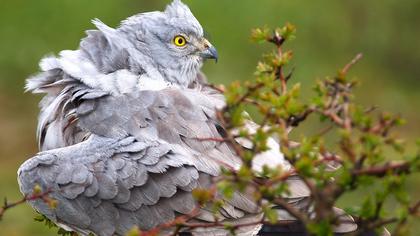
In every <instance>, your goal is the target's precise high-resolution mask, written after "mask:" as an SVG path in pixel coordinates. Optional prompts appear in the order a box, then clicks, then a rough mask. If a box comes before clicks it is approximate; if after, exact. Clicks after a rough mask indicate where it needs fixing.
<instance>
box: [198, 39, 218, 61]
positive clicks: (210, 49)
mask: <svg viewBox="0 0 420 236" xmlns="http://www.w3.org/2000/svg"><path fill="white" fill-rule="evenodd" d="M200 56H201V57H202V58H204V59H214V60H215V61H216V63H217V61H218V60H219V54H218V53H217V49H216V48H215V47H214V46H213V45H211V43H210V42H209V41H208V40H206V39H205V40H204V50H203V51H201V53H200Z"/></svg>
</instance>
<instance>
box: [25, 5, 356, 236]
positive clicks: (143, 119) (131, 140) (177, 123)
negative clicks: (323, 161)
mask: <svg viewBox="0 0 420 236" xmlns="http://www.w3.org/2000/svg"><path fill="white" fill-rule="evenodd" d="M93 23H94V24H95V25H96V27H97V29H96V30H90V31H87V37H86V38H84V39H83V40H82V41H81V43H80V47H79V49H78V50H75V51H62V52H61V53H60V54H59V56H58V57H47V58H44V59H43V60H42V61H41V62H40V67H41V69H42V72H41V73H39V74H38V75H35V76H33V77H31V78H29V79H28V80H27V84H26V89H27V90H28V91H31V92H34V93H45V94H46V95H45V97H44V98H43V99H42V101H41V103H40V107H41V112H40V116H39V125H38V131H37V137H38V142H39V148H40V151H41V152H40V153H38V154H37V155H36V156H35V157H32V158H31V159H29V160H27V161H26V162H25V163H24V164H22V166H21V167H20V169H19V170H18V181H19V185H20V189H21V192H22V193H23V194H30V193H31V192H32V191H33V188H34V186H36V185H40V186H41V187H42V188H43V189H44V190H51V191H52V193H51V197H52V198H54V199H56V200H57V201H58V205H57V207H56V208H54V209H52V208H50V207H49V206H48V204H47V203H45V202H43V201H42V200H36V201H30V202H29V204H31V205H32V207H33V208H34V209H36V210H37V211H38V212H40V213H41V214H43V215H45V216H47V217H48V218H49V219H51V220H52V221H54V222H55V223H57V224H58V225H59V226H61V227H63V228H65V229H67V230H69V231H75V232H78V233H79V234H81V235H88V234H89V233H93V234H95V235H99V236H111V235H125V233H126V232H127V231H129V230H130V229H132V228H133V227H134V226H138V227H139V228H140V229H142V230H150V229H152V228H154V227H156V226H158V225H160V224H163V223H166V222H169V221H171V220H173V219H174V218H175V217H177V216H180V215H186V214H190V213H191V212H193V211H194V209H198V212H197V214H195V215H194V217H193V218H192V219H191V222H199V223H203V222H215V221H216V220H218V221H221V222H230V223H233V224H244V223H250V222H255V221H258V220H259V219H261V217H262V214H261V210H260V209H259V207H258V206H257V204H256V203H255V202H254V201H253V199H252V197H250V196H248V195H247V194H246V193H239V192H236V193H234V195H233V198H231V199H223V197H222V196H221V195H220V194H218V193H216V197H218V198H220V199H223V201H224V203H225V204H224V205H223V207H222V208H221V209H220V210H219V211H218V212H213V211H212V209H209V208H206V207H200V206H199V205H197V203H196V202H195V201H194V199H193V197H192V190H193V189H195V188H204V189H207V188H211V187H212V186H213V177H215V176H219V175H220V169H221V167H227V168H234V169H237V168H239V167H240V165H241V160H240V159H239V158H238V157H237V156H236V155H235V152H234V151H233V149H232V147H230V146H229V145H227V144H226V143H219V142H214V141H205V142H203V141H200V140H198V139H197V138H208V137H214V138H220V137H222V136H223V127H221V126H220V124H219V122H218V120H217V118H216V114H215V112H216V109H219V108H221V107H223V106H224V98H223V96H222V95H221V94H220V93H218V92H217V91H214V90H212V89H210V88H208V87H206V86H203V84H202V77H203V76H202V75H201V73H200V68H201V66H202V64H203V61H204V60H206V59H217V57H218V55H217V51H216V49H215V48H214V47H213V46H212V45H211V44H210V42H209V41H208V40H206V39H205V38H204V36H203V28H202V27H201V25H200V23H199V22H198V21H197V19H196V18H195V17H194V16H193V14H192V13H191V11H190V10H189V8H188V7H187V6H186V5H184V4H183V3H182V2H181V1H179V0H174V1H173V3H171V4H170V5H169V6H168V7H167V8H166V10H165V11H164V12H149V13H142V14H138V15H135V16H132V17H130V18H128V19H126V20H124V21H123V22H122V23H121V25H120V26H119V27H118V28H116V29H114V28H111V27H108V26H107V25H105V24H104V23H102V22H101V21H99V20H94V21H93ZM249 128H250V130H253V129H255V124H252V123H251V122H250V125H249ZM238 142H240V143H241V144H243V145H244V146H246V145H249V144H247V143H246V142H244V141H243V140H238ZM269 145H270V147H271V149H270V150H269V151H267V152H265V153H263V154H261V155H259V156H257V157H256V158H255V160H254V162H253V167H254V169H255V170H261V167H262V166H263V165H265V164H266V165H270V166H272V167H276V166H280V167H282V168H283V169H288V168H291V167H290V165H289V164H288V163H287V162H286V161H285V160H284V158H283V155H282V154H281V153H280V152H279V145H278V143H277V142H276V141H274V139H270V140H269ZM287 181H288V183H289V185H290V190H291V191H290V192H291V193H290V194H289V195H287V196H285V198H287V199H290V203H291V204H294V205H295V206H297V207H299V206H303V205H305V204H304V203H305V202H306V200H307V197H308V196H309V194H310V193H309V191H308V189H307V188H306V187H305V185H304V184H303V183H302V182H301V181H300V180H299V178H297V177H291V178H290V179H289V180H287ZM215 216H217V219H216V218H215ZM279 216H280V219H281V220H292V221H293V220H294V218H292V217H291V216H290V215H288V214H285V212H284V211H281V210H280V209H279ZM260 228H261V225H250V226H247V227H242V228H240V230H239V231H238V233H239V235H244V236H245V235H256V234H257V233H258V231H259V229H260ZM169 230H170V229H167V231H166V232H169ZM336 230H337V231H338V232H348V231H352V230H355V225H354V224H351V223H347V224H343V225H341V226H337V228H336ZM164 232H165V231H164ZM192 233H193V234H194V235H204V234H206V235H221V236H222V235H228V232H227V231H225V230H224V229H223V227H221V228H220V227H219V228H217V227H215V228H197V229H195V230H194V231H193V232H192Z"/></svg>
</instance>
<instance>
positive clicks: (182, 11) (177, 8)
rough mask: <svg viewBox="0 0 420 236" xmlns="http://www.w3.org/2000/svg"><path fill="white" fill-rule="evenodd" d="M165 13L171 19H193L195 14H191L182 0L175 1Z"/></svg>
mask: <svg viewBox="0 0 420 236" xmlns="http://www.w3.org/2000/svg"><path fill="white" fill-rule="evenodd" d="M165 13H166V14H168V15H169V16H170V17H176V18H181V17H191V16H193V14H192V13H191V10H190V8H189V7H188V6H187V5H185V4H184V3H183V2H182V1H181V0H174V1H173V2H172V3H171V4H169V5H168V6H167V7H166V10H165Z"/></svg>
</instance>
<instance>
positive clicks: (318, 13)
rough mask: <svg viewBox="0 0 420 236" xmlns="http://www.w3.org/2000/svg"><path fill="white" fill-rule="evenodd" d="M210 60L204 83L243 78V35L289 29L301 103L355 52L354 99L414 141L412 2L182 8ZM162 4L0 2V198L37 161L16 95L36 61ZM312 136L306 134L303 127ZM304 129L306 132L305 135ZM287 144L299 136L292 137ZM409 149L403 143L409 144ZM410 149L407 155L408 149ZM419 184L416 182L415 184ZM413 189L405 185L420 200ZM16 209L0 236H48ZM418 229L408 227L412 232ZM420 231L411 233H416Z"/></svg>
mask: <svg viewBox="0 0 420 236" xmlns="http://www.w3.org/2000/svg"><path fill="white" fill-rule="evenodd" d="M185 2H186V3H187V4H189V5H190V7H191V9H192V11H193V12H194V13H195V15H196V16H197V18H198V19H199V21H200V22H201V23H202V25H203V26H204V28H205V29H206V31H207V32H209V34H210V35H211V37H210V39H211V41H212V43H213V44H214V45H216V46H217V48H218V50H219V53H220V62H219V63H218V64H214V63H209V64H208V65H206V66H205V68H204V71H205V72H206V73H207V75H208V78H209V80H210V81H212V82H214V83H225V84H226V83H228V82H230V81H233V80H245V79H252V78H253V71H254V68H255V65H256V62H257V61H258V59H259V57H260V55H261V53H262V52H263V51H264V50H266V49H267V48H264V47H260V46H259V45H254V44H252V43H251V42H250V40H249V33H250V29H251V28H253V27H257V26H263V25H268V26H280V25H283V24H284V23H285V22H291V23H293V24H295V25H296V26H297V27H298V34H297V39H296V40H295V41H293V42H292V43H291V44H289V46H290V47H291V48H292V49H293V50H294V52H295V60H294V65H295V67H296V71H295V76H294V82H301V83H302V87H303V91H304V96H305V97H307V96H308V94H310V93H311V87H312V86H313V84H314V80H315V79H316V78H322V77H324V76H325V75H334V74H335V72H336V71H337V69H338V68H341V67H342V66H343V65H344V64H346V63H347V62H348V61H350V59H351V58H353V57H354V55H356V54H357V53H359V52H362V53H364V59H363V60H362V61H361V62H360V63H359V64H358V65H357V66H356V67H355V68H354V70H352V73H351V75H352V76H356V75H357V78H359V79H360V81H361V87H360V88H359V89H358V90H357V95H358V100H359V101H360V102H361V103H362V104H364V105H366V106H368V105H376V106H379V107H380V108H381V109H383V110H388V111H392V112H395V113H399V114H401V115H402V116H403V117H405V118H406V120H407V121H408V124H407V125H406V126H405V127H404V128H402V129H401V130H400V131H401V132H400V133H401V136H405V137H406V138H407V139H408V140H411V141H413V140H414V138H415V137H419V136H420V124H419V121H420V113H419V112H418V111H417V109H419V108H420V107H419V106H420V100H419V99H420V93H419V88H418V86H419V85H420V80H419V79H420V78H419V77H420V65H419V63H420V27H419V24H420V14H419V12H420V1H418V0H404V1H395V0H381V1H365V0H351V1H337V0H318V1H307V0H306V1H303V0H258V1H256V0H240V1H239V0H237V1H232V0H230V1H229V0H185ZM167 3H168V1H167V0H165V1H164V0H153V1H152V0H148V1H146V0H89V1H87V0H37V1H35V0H1V5H0V197H8V199H10V200H13V199H19V198H20V194H19V191H18V187H17V183H16V170H17V168H18V167H19V165H20V164H21V163H22V162H23V161H24V160H25V159H27V158H28V157H30V156H32V155H34V154H35V153H36V152H37V147H36V143H35V127H36V123H37V113H38V108H37V103H38V101H39V99H40V97H39V96H34V95H31V94H25V93H24V92H23V86H24V80H25V78H27V77H28V76H29V75H31V74H34V73H36V72H37V70H38V65H37V64H38V61H39V59H40V58H41V57H43V56H44V55H46V54H51V53H57V52H59V51H60V50H63V49H76V48H77V46H78V42H79V39H80V38H82V37H84V31H85V30H87V29H91V28H92V24H91V23H90V20H91V19H93V18H100V19H101V20H102V21H104V22H105V23H107V24H108V25H110V26H116V25H118V22H119V21H120V20H122V19H124V18H126V17H128V16H130V15H132V14H135V13H138V12H143V11H151V10H161V9H163V8H164V6H165V5H166V4H167ZM312 129H313V127H312ZM309 130H310V129H309ZM296 132H297V135H299V134H300V133H303V132H304V131H303V130H297V131H296ZM412 143H413V142H412ZM411 147H413V146H411ZM417 179H419V178H417ZM419 184H420V180H416V179H412V180H410V184H409V186H408V187H409V189H410V191H411V192H413V194H414V195H413V196H414V198H416V197H417V198H420V189H419V187H418V186H419ZM33 216H34V212H33V211H32V210H31V209H30V208H29V207H28V206H26V205H23V206H19V207H18V208H16V209H13V210H11V211H10V212H7V214H6V215H5V217H4V220H3V221H0V229H1V230H0V232H1V235H7V236H21V235H34V236H36V235H55V234H54V231H50V230H48V229H46V228H45V227H43V226H42V225H41V224H39V223H35V222H34V221H33ZM417 225H418V224H417ZM418 230H420V227H417V231H414V234H413V235H416V234H415V232H418Z"/></svg>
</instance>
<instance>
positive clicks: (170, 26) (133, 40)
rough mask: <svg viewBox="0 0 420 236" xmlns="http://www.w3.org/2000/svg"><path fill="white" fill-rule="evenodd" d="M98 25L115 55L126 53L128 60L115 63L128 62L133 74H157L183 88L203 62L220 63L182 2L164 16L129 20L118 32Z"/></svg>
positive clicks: (176, 1)
mask: <svg viewBox="0 0 420 236" xmlns="http://www.w3.org/2000/svg"><path fill="white" fill-rule="evenodd" d="M95 24H96V25H97V26H98V28H99V30H100V31H101V32H102V33H104V34H105V36H106V39H107V41H110V42H109V43H110V44H111V45H112V47H111V48H113V50H110V51H113V52H111V53H112V55H114V56H116V55H117V54H121V52H123V51H124V52H125V53H124V55H126V56H127V59H126V60H121V59H118V60H114V61H118V62H120V61H123V62H124V61H127V63H129V64H130V65H129V66H128V68H130V69H133V70H140V71H141V70H143V71H145V72H148V71H151V70H155V71H158V72H159V73H160V74H161V75H162V76H163V78H164V79H165V80H168V81H170V82H174V83H177V84H180V85H188V84H189V83H190V82H192V81H193V80H194V79H195V78H196V76H197V73H198V72H199V70H200V68H201V66H202V64H203V61H204V60H206V59H215V60H217V59H218V54H217V50H216V49H215V47H213V45H212V44H211V43H210V42H209V41H208V40H207V39H206V38H205V37H204V31H203V28H202V26H201V25H200V23H199V22H198V20H197V19H196V18H195V17H194V15H193V14H192V13H191V11H190V9H189V8H188V6H186V5H185V4H184V3H182V2H181V1H180V0H174V1H173V2H172V3H171V4H169V5H168V6H167V8H166V10H165V11H163V12H148V13H141V14H138V15H135V16H132V17H129V18H128V19H126V20H124V21H123V22H122V23H121V26H120V27H118V28H117V29H112V28H110V27H108V26H106V25H104V24H103V23H101V22H96V23H95ZM107 31H108V33H107ZM116 51H119V52H116ZM112 55H111V56H112ZM104 56H110V55H104ZM109 61H113V60H109Z"/></svg>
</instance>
